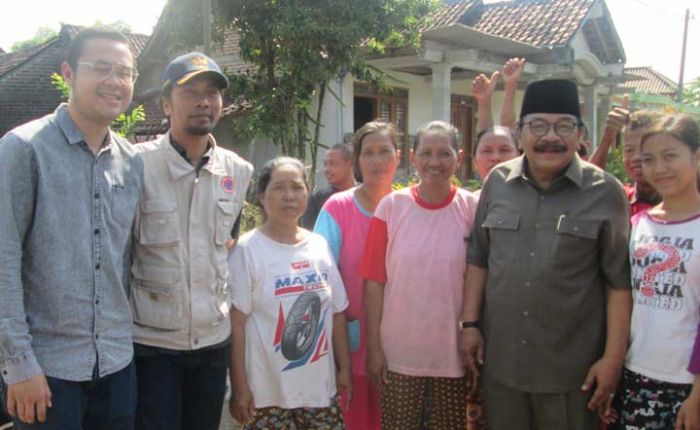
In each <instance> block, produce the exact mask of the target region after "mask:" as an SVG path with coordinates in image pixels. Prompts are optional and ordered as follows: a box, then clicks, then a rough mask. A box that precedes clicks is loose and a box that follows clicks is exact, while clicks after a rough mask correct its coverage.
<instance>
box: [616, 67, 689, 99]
mask: <svg viewBox="0 0 700 430" xmlns="http://www.w3.org/2000/svg"><path fill="white" fill-rule="evenodd" d="M625 77H627V78H628V80H627V81H626V82H625V83H623V84H621V85H620V88H621V89H623V90H624V89H628V90H632V89H633V90H634V91H635V92H637V93H645V94H658V95H669V96H674V95H676V92H677V90H678V85H677V84H676V83H675V82H673V80H671V79H669V78H667V77H666V76H664V75H662V74H661V73H659V72H657V71H656V70H654V69H652V68H651V67H625Z"/></svg>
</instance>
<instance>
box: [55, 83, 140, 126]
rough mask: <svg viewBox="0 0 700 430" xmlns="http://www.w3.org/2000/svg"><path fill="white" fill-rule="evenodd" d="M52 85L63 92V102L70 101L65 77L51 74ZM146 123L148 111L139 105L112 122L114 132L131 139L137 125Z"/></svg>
mask: <svg viewBox="0 0 700 430" xmlns="http://www.w3.org/2000/svg"><path fill="white" fill-rule="evenodd" d="M51 84H52V85H53V86H54V88H56V89H57V90H58V91H60V92H61V99H63V101H68V99H69V98H70V91H71V90H70V85H68V82H66V80H65V79H64V78H63V76H61V75H59V74H58V73H55V72H54V73H52V74H51ZM143 121H146V111H145V109H144V107H143V105H138V106H136V107H135V108H133V109H131V110H128V111H126V112H123V113H121V114H120V115H119V116H118V117H117V118H115V120H114V121H113V122H112V125H111V127H112V130H114V131H115V133H117V134H119V135H120V136H122V137H124V138H127V139H131V138H133V137H134V133H135V131H136V125H137V124H138V123H140V122H143Z"/></svg>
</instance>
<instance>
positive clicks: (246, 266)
mask: <svg viewBox="0 0 700 430" xmlns="http://www.w3.org/2000/svg"><path fill="white" fill-rule="evenodd" d="M229 269H230V270H229V285H230V288H231V295H232V304H233V306H234V307H235V308H236V309H238V310H239V311H241V312H243V313H244V314H246V315H247V316H248V319H247V321H246V330H245V331H246V353H245V357H246V375H247V377H248V385H249V386H250V389H251V391H252V393H253V399H254V402H255V406H256V407H257V408H264V407H271V406H277V407H280V408H285V409H292V408H299V407H327V406H329V405H330V399H331V398H332V397H333V396H335V394H336V385H335V361H334V358H333V342H332V336H333V314H334V313H337V312H342V311H344V310H345V308H346V307H347V306H348V300H347V297H346V295H345V288H344V287H343V282H342V280H341V278H340V275H339V273H338V269H337V268H336V265H335V262H334V260H333V257H332V256H331V252H330V249H329V248H328V243H327V242H326V240H325V239H324V238H323V237H322V236H320V235H318V234H315V233H309V235H308V236H307V237H306V238H305V239H304V240H303V241H301V242H300V243H298V244H295V245H286V244H282V243H278V242H275V241H273V240H272V239H270V238H269V237H267V236H265V235H264V234H263V233H261V232H260V231H259V230H257V229H256V230H253V231H251V232H248V233H246V234H245V235H243V236H242V237H241V238H240V240H239V241H238V243H237V244H236V248H235V250H234V252H233V253H232V254H231V256H230V257H229Z"/></svg>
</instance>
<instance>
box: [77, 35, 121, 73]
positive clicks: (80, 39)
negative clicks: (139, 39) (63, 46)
mask: <svg viewBox="0 0 700 430" xmlns="http://www.w3.org/2000/svg"><path fill="white" fill-rule="evenodd" d="M94 39H107V40H114V41H115V42H122V43H124V44H126V45H127V46H129V39H128V38H127V37H126V36H124V34H122V33H120V32H118V31H116V30H114V29H111V28H109V27H91V28H86V29H84V30H80V31H79V32H78V34H76V35H75V37H73V40H71V42H70V45H68V52H67V53H66V62H67V63H68V65H69V66H70V67H71V69H73V70H75V69H76V68H77V67H78V60H79V59H80V56H81V55H82V54H83V48H84V47H85V43H86V42H87V41H88V40H94ZM129 52H131V55H132V57H133V56H134V53H133V51H131V47H129Z"/></svg>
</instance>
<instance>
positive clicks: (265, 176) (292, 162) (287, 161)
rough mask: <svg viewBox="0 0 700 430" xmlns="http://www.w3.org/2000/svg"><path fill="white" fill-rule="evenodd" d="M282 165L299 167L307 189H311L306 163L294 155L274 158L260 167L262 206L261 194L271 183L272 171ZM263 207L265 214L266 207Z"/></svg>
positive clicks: (259, 190) (259, 189)
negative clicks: (307, 177) (307, 180)
mask: <svg viewBox="0 0 700 430" xmlns="http://www.w3.org/2000/svg"><path fill="white" fill-rule="evenodd" d="M281 166H293V167H295V168H297V169H298V170H299V172H301V177H302V179H303V180H304V186H305V187H306V191H308V190H309V185H308V183H307V182H306V168H305V167H304V164H303V163H302V162H301V161H299V160H297V159H296V158H292V157H276V158H273V159H272V160H269V161H267V162H266V163H265V164H263V166H262V168H260V173H259V174H258V184H257V197H258V205H259V206H260V207H262V205H261V204H260V194H262V193H264V192H265V190H266V189H267V186H268V185H270V181H271V180H272V172H274V171H275V170H277V169H278V168H279V167H281ZM262 209H263V215H264V214H265V208H262Z"/></svg>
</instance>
